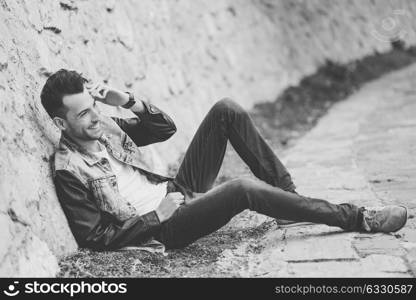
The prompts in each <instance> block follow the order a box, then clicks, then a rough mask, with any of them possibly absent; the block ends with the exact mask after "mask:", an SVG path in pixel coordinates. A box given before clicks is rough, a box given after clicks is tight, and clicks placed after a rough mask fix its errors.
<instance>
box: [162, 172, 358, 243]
mask: <svg viewBox="0 0 416 300" xmlns="http://www.w3.org/2000/svg"><path fill="white" fill-rule="evenodd" d="M245 209H250V210H253V211H256V212H259V213H261V214H265V215H267V216H270V217H273V218H285V219H290V220H295V221H307V222H314V223H322V224H327V225H330V226H338V227H341V228H343V229H345V230H360V229H361V224H362V218H363V214H362V211H363V209H362V208H358V207H357V206H354V205H352V204H347V203H345V204H340V205H336V204H332V203H330V202H328V201H325V200H320V199H313V198H306V197H302V196H300V195H297V194H294V193H290V192H286V191H283V190H282V189H280V188H277V187H273V186H271V185H269V184H266V183H264V182H258V181H254V180H250V179H235V180H230V181H228V182H226V183H223V184H221V185H219V186H217V187H215V188H213V189H211V190H210V191H208V192H206V193H205V194H203V195H201V196H199V197H197V198H195V199H194V201H191V202H189V203H188V204H186V205H182V206H180V207H179V208H178V209H177V210H176V211H175V213H174V214H173V216H172V217H171V218H170V219H168V220H167V221H166V222H165V223H163V224H162V227H161V231H160V233H159V234H158V235H157V236H156V237H155V238H156V239H157V240H159V241H161V242H162V243H164V244H165V245H166V246H167V248H181V247H184V246H186V245H188V244H190V243H192V242H194V241H195V240H197V239H198V238H200V237H203V236H205V235H208V234H210V233H212V232H214V231H216V230H218V229H219V228H221V227H222V226H224V225H225V224H227V222H228V221H230V220H231V218H232V217H234V216H235V215H237V214H238V213H240V212H242V211H243V210H245Z"/></svg>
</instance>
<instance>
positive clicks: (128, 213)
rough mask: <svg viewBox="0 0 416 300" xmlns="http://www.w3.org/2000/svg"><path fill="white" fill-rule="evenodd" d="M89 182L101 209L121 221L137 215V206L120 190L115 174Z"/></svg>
mask: <svg viewBox="0 0 416 300" xmlns="http://www.w3.org/2000/svg"><path fill="white" fill-rule="evenodd" d="M89 184H90V187H91V190H92V192H93V195H94V197H95V199H96V200H97V203H98V206H99V207H100V209H101V210H103V211H106V212H108V213H110V214H112V215H113V216H114V217H115V218H117V219H118V220H120V221H125V220H127V219H129V218H131V217H133V216H135V215H136V210H135V208H134V207H133V206H132V205H131V204H130V203H129V202H128V201H127V200H126V199H125V198H123V197H122V196H121V195H120V193H119V192H118V186H117V180H116V176H115V175H108V176H103V177H99V178H94V179H90V180H89Z"/></svg>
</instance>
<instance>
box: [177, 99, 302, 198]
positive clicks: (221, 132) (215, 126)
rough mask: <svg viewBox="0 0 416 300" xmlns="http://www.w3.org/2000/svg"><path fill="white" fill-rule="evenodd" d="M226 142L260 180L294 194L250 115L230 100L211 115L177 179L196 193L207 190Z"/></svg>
mask: <svg viewBox="0 0 416 300" xmlns="http://www.w3.org/2000/svg"><path fill="white" fill-rule="evenodd" d="M227 140H229V141H230V142H231V145H232V146H233V147H234V149H235V150H236V152H237V153H238V154H239V155H240V157H241V158H242V159H243V161H244V162H245V163H246V164H247V165H248V166H249V168H250V170H251V171H252V172H253V174H254V175H255V176H256V177H257V178H259V179H261V180H263V181H264V182H267V183H268V184H270V185H273V186H276V187H280V188H281V189H283V190H286V191H294V189H295V186H294V184H293V182H292V179H291V177H290V175H289V173H288V171H287V170H286V168H285V167H284V166H283V164H282V163H281V162H280V160H279V159H278V158H277V157H276V155H275V154H274V153H273V151H272V150H271V149H270V147H269V146H268V145H267V143H266V141H265V140H264V139H263V137H262V136H261V135H260V133H259V132H258V131H257V129H256V128H255V126H254V124H253V121H252V120H251V119H250V117H249V115H248V113H247V112H246V111H245V110H244V109H243V108H242V107H241V106H239V105H238V104H237V103H235V102H234V101H232V100H230V99H223V100H220V101H218V102H217V103H216V104H215V105H214V106H213V107H212V108H211V110H210V111H209V112H208V114H207V115H206V117H205V118H204V120H203V121H202V123H201V125H200V126H199V128H198V130H197V132H196V134H195V136H194V138H193V139H192V142H191V144H190V145H189V148H188V149H187V152H186V154H185V157H184V159H183V162H182V164H181V166H180V168H179V171H178V174H177V176H176V178H175V180H176V181H177V182H178V183H180V184H181V185H184V186H185V187H188V188H189V189H191V190H192V191H194V192H200V193H201V192H206V191H208V190H209V189H210V188H211V187H212V185H213V183H214V181H215V179H216V177H217V175H218V172H219V170H220V168H221V164H222V161H223V158H224V154H225V150H226V146H227Z"/></svg>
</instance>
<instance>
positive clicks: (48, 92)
mask: <svg viewBox="0 0 416 300" xmlns="http://www.w3.org/2000/svg"><path fill="white" fill-rule="evenodd" d="M85 82H87V79H85V78H84V77H82V75H81V74H80V73H78V72H76V71H69V70H66V69H60V70H59V71H57V72H55V73H53V74H52V75H51V76H50V77H49V78H48V79H47V80H46V83H45V85H44V86H43V88H42V92H41V93H40V99H41V102H42V105H43V107H44V108H45V110H46V112H47V113H48V115H49V116H50V117H51V118H52V119H53V118H54V117H61V118H65V117H66V113H67V109H66V108H65V106H64V104H63V103H62V99H63V97H64V96H66V95H73V94H78V93H82V92H83V91H84V83H85Z"/></svg>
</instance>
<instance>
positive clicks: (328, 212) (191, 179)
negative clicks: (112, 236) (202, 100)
mask: <svg viewBox="0 0 416 300" xmlns="http://www.w3.org/2000/svg"><path fill="white" fill-rule="evenodd" d="M227 140H229V141H230V143H231V145H232V146H233V147H234V149H235V150H236V152H237V153H238V154H239V155H240V157H241V158H242V159H243V160H244V162H245V163H246V164H247V165H248V166H249V168H250V170H251V171H252V172H253V174H254V175H255V176H256V177H258V178H259V179H261V180H262V181H255V180H250V179H234V180H230V181H228V182H225V183H223V184H221V185H219V186H217V187H215V188H212V185H213V183H214V181H215V178H216V177H217V174H218V172H219V170H220V167H221V164H222V161H223V158H224V154H225V150H226V146H227ZM173 183H174V184H175V186H184V187H185V188H187V189H189V190H191V191H193V192H197V193H203V194H201V195H198V196H197V197H195V198H194V199H192V201H189V202H187V203H186V204H185V205H181V206H180V207H179V208H178V209H177V210H176V211H175V213H174V214H173V216H172V217H171V218H170V219H168V220H167V221H166V222H164V223H163V224H162V226H161V230H160V232H159V234H158V235H157V236H156V239H158V240H159V241H161V242H162V243H164V244H165V245H166V247H167V248H180V247H184V246H186V245H188V244H190V243H192V242H194V241H195V240H197V239H198V238H200V237H203V236H205V235H207V234H209V233H212V232H214V231H216V230H218V229H219V228H221V227H222V226H224V225H225V224H226V223H228V222H229V221H230V220H231V218H232V217H234V216H235V215H237V214H238V213H240V212H242V211H243V210H245V209H250V210H253V211H256V212H259V213H262V214H265V215H267V216H270V217H273V218H280V219H289V220H293V221H309V222H314V223H322V224H327V225H330V226H338V227H341V228H343V229H345V230H356V229H359V227H360V225H359V224H360V223H361V220H362V213H361V209H360V208H358V207H357V206H354V205H352V204H348V203H344V204H340V205H336V204H331V203H329V202H327V201H325V200H321V199H313V198H308V197H304V196H301V195H298V194H296V193H294V192H293V191H294V189H295V186H294V184H293V182H292V179H291V177H290V174H289V173H288V171H287V170H286V168H285V167H284V166H283V164H282V163H281V162H280V160H279V159H278V158H277V157H276V155H275V154H274V153H273V151H272V150H271V149H270V147H269V146H268V145H267V143H266V142H265V141H264V139H263V138H262V136H261V135H260V134H259V132H258V131H257V129H256V128H255V126H254V124H253V122H252V120H251V119H250V117H249V115H248V113H247V112H246V111H245V110H244V109H243V108H241V107H240V106H239V105H238V104H237V103H235V102H233V101H232V100H230V99H223V100H221V101H219V102H217V103H216V104H215V105H214V106H213V107H212V108H211V110H210V111H209V112H208V114H207V116H206V117H205V119H204V120H203V122H202V123H201V125H200V127H199V128H198V130H197V132H196V134H195V136H194V138H193V140H192V142H191V144H190V146H189V148H188V150H187V152H186V154H185V157H184V159H183V162H182V164H181V166H180V168H179V171H178V174H177V176H176V178H175V180H174V182H173ZM178 190H179V189H178Z"/></svg>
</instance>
